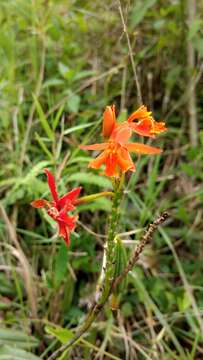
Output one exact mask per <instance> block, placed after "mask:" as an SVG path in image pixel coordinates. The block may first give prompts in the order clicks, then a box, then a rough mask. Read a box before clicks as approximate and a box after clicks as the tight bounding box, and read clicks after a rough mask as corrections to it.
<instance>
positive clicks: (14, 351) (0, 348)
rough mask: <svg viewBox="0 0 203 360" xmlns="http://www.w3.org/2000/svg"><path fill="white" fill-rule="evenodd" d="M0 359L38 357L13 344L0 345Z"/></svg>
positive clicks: (24, 359) (22, 359) (31, 359)
mask: <svg viewBox="0 0 203 360" xmlns="http://www.w3.org/2000/svg"><path fill="white" fill-rule="evenodd" d="M0 360H40V358H39V357H38V356H36V355H33V354H31V353H30V352H27V351H25V350H22V349H18V348H16V347H13V346H12V347H11V346H8V345H0Z"/></svg>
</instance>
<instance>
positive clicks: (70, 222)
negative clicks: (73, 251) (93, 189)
mask: <svg viewBox="0 0 203 360" xmlns="http://www.w3.org/2000/svg"><path fill="white" fill-rule="evenodd" d="M44 171H45V173H46V175H47V181H48V185H49V189H50V191H51V194H52V197H53V201H47V200H45V199H37V200H34V201H33V202H32V203H31V205H32V206H33V207H34V208H44V207H47V208H48V209H47V214H48V215H49V216H50V217H51V218H52V219H54V220H55V221H56V222H57V223H58V227H59V236H62V237H63V238H64V240H65V242H66V244H67V246H69V245H70V232H71V231H73V230H74V229H75V226H76V220H77V216H68V215H67V212H68V211H71V210H73V209H74V208H75V205H76V204H77V198H78V196H79V194H80V191H81V187H78V188H75V189H73V190H72V191H70V192H68V193H67V194H65V195H64V196H62V197H61V198H60V197H59V196H58V192H57V190H56V182H55V179H54V176H53V175H52V173H51V172H50V171H49V170H48V169H45V170H44Z"/></svg>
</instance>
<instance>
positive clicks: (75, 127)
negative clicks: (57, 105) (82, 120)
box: [63, 121, 97, 135]
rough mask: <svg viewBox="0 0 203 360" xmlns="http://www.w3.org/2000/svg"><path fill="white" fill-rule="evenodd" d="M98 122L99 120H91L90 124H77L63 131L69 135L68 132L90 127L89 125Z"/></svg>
mask: <svg viewBox="0 0 203 360" xmlns="http://www.w3.org/2000/svg"><path fill="white" fill-rule="evenodd" d="M96 123H97V121H92V122H90V123H89V124H81V125H76V126H73V127H71V128H69V129H66V130H65V131H64V132H63V134H64V135H68V134H70V133H72V132H75V131H78V130H83V129H86V128H88V127H90V126H92V125H94V124H96Z"/></svg>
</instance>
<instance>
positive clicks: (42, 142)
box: [35, 132, 53, 161]
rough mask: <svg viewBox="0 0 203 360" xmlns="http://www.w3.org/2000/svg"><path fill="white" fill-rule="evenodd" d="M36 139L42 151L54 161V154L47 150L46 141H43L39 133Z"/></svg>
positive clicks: (36, 134)
mask: <svg viewBox="0 0 203 360" xmlns="http://www.w3.org/2000/svg"><path fill="white" fill-rule="evenodd" d="M35 139H36V140H37V142H38V143H39V145H40V147H41V148H42V150H43V151H44V153H45V154H46V155H47V156H48V158H49V159H50V160H51V161H53V156H52V153H51V152H50V151H49V149H48V148H47V146H46V144H45V143H44V141H43V140H42V138H41V137H40V136H39V135H38V133H37V132H36V133H35Z"/></svg>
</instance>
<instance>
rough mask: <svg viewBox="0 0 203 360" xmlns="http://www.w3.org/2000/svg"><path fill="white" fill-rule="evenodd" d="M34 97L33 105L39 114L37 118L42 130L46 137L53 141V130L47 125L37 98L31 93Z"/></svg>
mask: <svg viewBox="0 0 203 360" xmlns="http://www.w3.org/2000/svg"><path fill="white" fill-rule="evenodd" d="M33 98H34V102H35V106H36V109H37V112H38V115H39V120H40V122H41V125H42V127H43V129H44V131H45V132H46V134H47V136H48V138H49V139H50V140H52V141H54V132H53V131H52V129H51V127H50V126H49V123H48V121H47V119H46V115H45V113H44V111H43V109H42V107H41V105H40V103H39V101H38V100H37V97H36V96H35V95H33Z"/></svg>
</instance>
